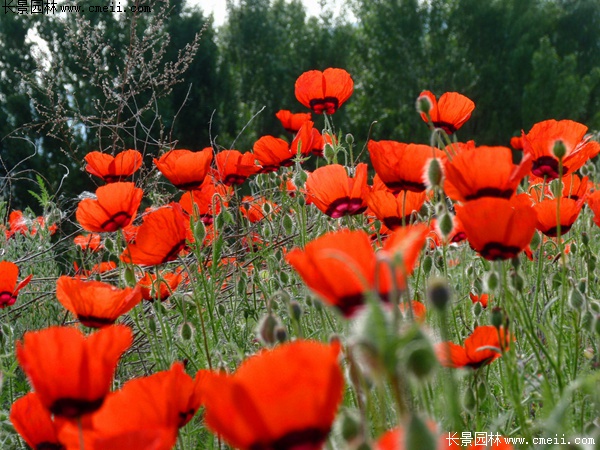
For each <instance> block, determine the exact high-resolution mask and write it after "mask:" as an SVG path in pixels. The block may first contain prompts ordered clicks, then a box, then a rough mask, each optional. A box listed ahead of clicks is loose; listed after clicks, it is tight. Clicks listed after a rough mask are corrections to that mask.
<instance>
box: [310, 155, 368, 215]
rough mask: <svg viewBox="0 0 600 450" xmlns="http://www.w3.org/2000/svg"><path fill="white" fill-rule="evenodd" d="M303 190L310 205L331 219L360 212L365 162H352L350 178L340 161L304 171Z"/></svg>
mask: <svg viewBox="0 0 600 450" xmlns="http://www.w3.org/2000/svg"><path fill="white" fill-rule="evenodd" d="M306 193H307V196H308V197H310V199H311V201H312V202H313V203H314V205H315V206H316V207H317V208H319V209H320V210H321V211H322V212H324V213H325V214H327V215H328V216H329V217H332V218H334V219H337V218H340V217H343V216H351V215H355V214H361V213H363V212H364V211H366V209H367V198H368V196H369V186H368V185H367V165H366V164H364V163H360V164H358V165H357V166H356V170H355V175H354V178H350V177H349V176H348V174H347V173H346V168H345V167H344V166H342V165H340V164H330V165H327V166H323V167H319V168H318V169H316V170H315V171H314V172H312V173H310V174H308V179H307V180H306Z"/></svg>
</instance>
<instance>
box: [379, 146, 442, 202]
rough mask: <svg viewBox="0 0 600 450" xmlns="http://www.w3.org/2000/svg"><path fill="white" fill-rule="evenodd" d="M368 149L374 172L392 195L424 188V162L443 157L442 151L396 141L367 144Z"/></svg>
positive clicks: (425, 163) (425, 186) (425, 165)
mask: <svg viewBox="0 0 600 450" xmlns="http://www.w3.org/2000/svg"><path fill="white" fill-rule="evenodd" d="M368 148H369V154H370V156H371V163H373V167H374V168H375V172H377V175H379V177H380V178H381V181H383V182H384V183H385V185H386V186H387V187H388V188H389V189H391V190H392V191H393V192H394V193H396V192H399V191H401V190H406V191H413V192H422V191H424V190H425V189H427V185H426V183H425V173H424V172H425V168H426V167H427V163H428V162H429V160H430V159H432V158H433V157H434V155H435V157H436V158H442V157H443V156H444V152H442V151H441V150H439V149H437V148H433V147H430V146H428V145H421V144H404V143H401V142H395V141H379V142H377V141H369V143H368Z"/></svg>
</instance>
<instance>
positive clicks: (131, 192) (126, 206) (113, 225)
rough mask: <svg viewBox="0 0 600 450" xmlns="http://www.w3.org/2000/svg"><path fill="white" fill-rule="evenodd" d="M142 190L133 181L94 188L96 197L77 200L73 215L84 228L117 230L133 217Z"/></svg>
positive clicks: (90, 229) (89, 229)
mask: <svg viewBox="0 0 600 450" xmlns="http://www.w3.org/2000/svg"><path fill="white" fill-rule="evenodd" d="M143 195H144V192H143V191H142V190H141V189H140V188H136V187H135V185H134V184H133V183H127V182H116V183H111V184H107V185H106V186H101V187H99V188H98V189H96V199H95V200H94V199H91V198H86V199H84V200H81V201H80V202H79V205H78V206H77V212H76V213H75V217H76V218H77V221H78V222H79V224H80V225H81V226H82V227H83V229H84V230H87V231H94V232H97V233H101V232H112V231H117V230H118V229H119V228H123V227H126V226H127V225H129V224H130V223H131V222H133V220H134V219H135V216H136V214H137V210H138V208H139V206H140V203H141V201H142V196H143Z"/></svg>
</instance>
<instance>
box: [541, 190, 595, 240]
mask: <svg viewBox="0 0 600 450" xmlns="http://www.w3.org/2000/svg"><path fill="white" fill-rule="evenodd" d="M583 203H584V199H581V200H573V199H571V198H562V199H561V200H560V233H561V235H564V234H566V233H568V232H569V230H570V229H571V227H572V226H573V224H574V223H575V221H576V220H577V217H579V213H580V212H581V208H582V207H583ZM533 209H534V210H535V213H536V215H537V222H538V223H537V229H538V230H540V231H541V232H542V233H544V234H545V235H546V236H550V237H556V236H557V234H558V229H557V226H558V225H557V216H556V214H557V209H558V202H557V200H556V199H546V200H544V201H542V202H540V203H537V204H536V205H534V207H533Z"/></svg>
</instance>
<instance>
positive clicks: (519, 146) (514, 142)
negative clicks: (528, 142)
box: [510, 136, 523, 150]
mask: <svg viewBox="0 0 600 450" xmlns="http://www.w3.org/2000/svg"><path fill="white" fill-rule="evenodd" d="M510 146H511V147H512V148H514V149H515V150H523V139H522V138H521V136H513V137H511V138H510Z"/></svg>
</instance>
